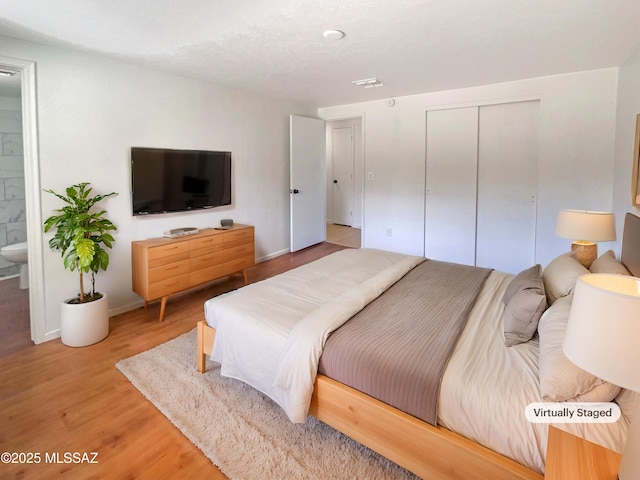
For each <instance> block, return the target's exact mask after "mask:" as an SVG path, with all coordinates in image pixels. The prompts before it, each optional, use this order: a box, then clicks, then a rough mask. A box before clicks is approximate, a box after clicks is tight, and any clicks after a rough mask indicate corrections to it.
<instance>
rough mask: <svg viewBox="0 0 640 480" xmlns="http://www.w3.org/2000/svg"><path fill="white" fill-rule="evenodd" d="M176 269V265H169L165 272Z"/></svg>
mask: <svg viewBox="0 0 640 480" xmlns="http://www.w3.org/2000/svg"><path fill="white" fill-rule="evenodd" d="M176 268H178V265H171V266H170V267H167V268H165V270H175V269H176Z"/></svg>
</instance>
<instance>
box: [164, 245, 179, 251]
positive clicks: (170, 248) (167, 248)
mask: <svg viewBox="0 0 640 480" xmlns="http://www.w3.org/2000/svg"><path fill="white" fill-rule="evenodd" d="M176 248H178V246H177V245H173V246H171V247H165V250H175V249H176Z"/></svg>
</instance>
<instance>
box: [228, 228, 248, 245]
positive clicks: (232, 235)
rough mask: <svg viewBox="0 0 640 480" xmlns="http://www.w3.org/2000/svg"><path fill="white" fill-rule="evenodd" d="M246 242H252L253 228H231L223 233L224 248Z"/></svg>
mask: <svg viewBox="0 0 640 480" xmlns="http://www.w3.org/2000/svg"><path fill="white" fill-rule="evenodd" d="M247 242H253V228H242V229H239V230H231V231H230V232H225V234H224V248H229V247H231V246H234V245H240V244H243V243H247Z"/></svg>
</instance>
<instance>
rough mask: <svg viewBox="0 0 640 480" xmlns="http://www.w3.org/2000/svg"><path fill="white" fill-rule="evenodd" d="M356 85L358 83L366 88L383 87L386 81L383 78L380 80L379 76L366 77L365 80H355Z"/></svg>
mask: <svg viewBox="0 0 640 480" xmlns="http://www.w3.org/2000/svg"><path fill="white" fill-rule="evenodd" d="M351 83H353V84H354V85H358V86H359V87H364V88H373V87H382V86H384V83H383V82H382V81H381V80H378V79H377V78H365V79H363V80H354V81H353V82H351Z"/></svg>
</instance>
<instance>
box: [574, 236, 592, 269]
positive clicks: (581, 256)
mask: <svg viewBox="0 0 640 480" xmlns="http://www.w3.org/2000/svg"><path fill="white" fill-rule="evenodd" d="M571 251H572V252H574V253H575V254H576V258H577V259H578V261H579V262H580V263H581V264H582V266H583V267H584V268H589V267H590V266H591V264H592V263H593V261H594V260H595V259H596V258H598V245H596V244H595V243H593V242H585V241H582V240H576V241H575V242H573V243H572V244H571Z"/></svg>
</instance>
